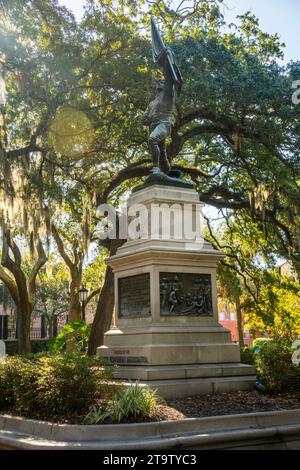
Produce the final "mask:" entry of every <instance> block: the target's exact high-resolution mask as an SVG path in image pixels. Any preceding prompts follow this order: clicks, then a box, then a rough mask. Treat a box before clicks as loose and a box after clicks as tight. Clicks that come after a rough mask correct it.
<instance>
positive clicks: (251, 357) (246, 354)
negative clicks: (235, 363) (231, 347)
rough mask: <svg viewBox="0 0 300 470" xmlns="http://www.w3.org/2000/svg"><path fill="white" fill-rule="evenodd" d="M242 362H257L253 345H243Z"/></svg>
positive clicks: (251, 363)
mask: <svg viewBox="0 0 300 470" xmlns="http://www.w3.org/2000/svg"><path fill="white" fill-rule="evenodd" d="M241 362H242V363H243V364H250V365H254V364H255V353H254V348H253V347H252V346H242V347H241Z"/></svg>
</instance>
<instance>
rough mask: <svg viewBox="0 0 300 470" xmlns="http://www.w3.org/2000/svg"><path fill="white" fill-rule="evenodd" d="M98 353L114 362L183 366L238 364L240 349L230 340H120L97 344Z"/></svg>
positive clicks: (117, 363)
mask: <svg viewBox="0 0 300 470" xmlns="http://www.w3.org/2000/svg"><path fill="white" fill-rule="evenodd" d="M97 354H98V355H99V356H102V357H105V358H106V359H107V360H108V362H109V364H115V365H139V366H142V365H143V366H150V365H152V366H155V365H170V364H171V365H184V364H215V363H226V362H231V363H239V362H240V348H239V346H238V345H237V344H234V343H209V344H204V343H183V344H176V343H174V344H167V345H166V344H156V345H152V344H148V345H147V344H145V345H143V346H136V345H133V344H130V343H127V342H125V344H124V342H123V344H120V345H119V346H118V347H116V346H115V347H110V345H109V347H108V341H107V342H106V346H101V347H100V348H98V349H97Z"/></svg>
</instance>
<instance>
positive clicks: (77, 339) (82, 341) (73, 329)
mask: <svg viewBox="0 0 300 470" xmlns="http://www.w3.org/2000/svg"><path fill="white" fill-rule="evenodd" d="M90 331H91V326H90V325H87V324H86V323H85V322H84V321H82V320H77V321H74V322H72V323H68V324H67V325H65V326H64V327H63V329H62V330H61V332H60V333H59V334H58V335H57V336H56V338H54V340H53V341H52V343H51V345H50V351H51V352H63V351H65V350H66V349H67V346H68V345H70V346H72V349H74V350H75V351H79V352H85V351H86V348H87V343H88V339H89V335H90Z"/></svg>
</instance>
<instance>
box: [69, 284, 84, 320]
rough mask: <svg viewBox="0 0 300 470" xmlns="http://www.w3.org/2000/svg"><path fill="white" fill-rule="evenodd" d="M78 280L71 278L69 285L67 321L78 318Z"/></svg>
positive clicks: (79, 309)
mask: <svg viewBox="0 0 300 470" xmlns="http://www.w3.org/2000/svg"><path fill="white" fill-rule="evenodd" d="M79 289H80V282H79V283H78V282H77V281H74V280H72V281H71V285H70V307H69V314H68V323H72V322H73V321H77V320H80V314H81V307H80V301H79Z"/></svg>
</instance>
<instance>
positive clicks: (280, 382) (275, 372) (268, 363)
mask: <svg viewBox="0 0 300 470" xmlns="http://www.w3.org/2000/svg"><path fill="white" fill-rule="evenodd" d="M292 353H293V351H292V342H289V341H285V340H280V339H276V340H271V341H268V342H265V344H260V349H259V351H258V352H257V353H256V354H255V365H256V367H257V376H258V379H259V380H260V382H261V383H262V384H263V385H265V387H266V388H267V390H268V391H269V392H272V393H281V392H286V391H294V392H299V390H300V367H299V366H296V365H294V364H293V362H292Z"/></svg>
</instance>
